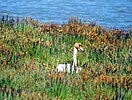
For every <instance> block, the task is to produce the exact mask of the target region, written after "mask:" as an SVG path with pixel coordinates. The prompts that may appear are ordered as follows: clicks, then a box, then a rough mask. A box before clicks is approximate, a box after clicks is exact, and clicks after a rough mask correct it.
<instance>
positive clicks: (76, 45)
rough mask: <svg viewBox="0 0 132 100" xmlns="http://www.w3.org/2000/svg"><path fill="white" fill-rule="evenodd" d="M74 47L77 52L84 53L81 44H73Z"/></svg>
mask: <svg viewBox="0 0 132 100" xmlns="http://www.w3.org/2000/svg"><path fill="white" fill-rule="evenodd" d="M74 47H75V48H76V49H77V50H78V51H82V52H84V49H83V48H82V44H81V43H79V42H77V43H75V44H74Z"/></svg>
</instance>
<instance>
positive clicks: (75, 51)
mask: <svg viewBox="0 0 132 100" xmlns="http://www.w3.org/2000/svg"><path fill="white" fill-rule="evenodd" d="M73 65H74V66H77V49H76V48H75V47H74V51H73Z"/></svg>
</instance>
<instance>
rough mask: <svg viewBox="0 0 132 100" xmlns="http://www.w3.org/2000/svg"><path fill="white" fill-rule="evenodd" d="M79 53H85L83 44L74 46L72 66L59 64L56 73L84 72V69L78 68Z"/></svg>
mask: <svg viewBox="0 0 132 100" xmlns="http://www.w3.org/2000/svg"><path fill="white" fill-rule="evenodd" d="M77 51H82V52H84V49H83V48H82V44H81V43H75V44H74V51H73V62H72V64H68V63H67V64H58V65H57V67H56V69H55V71H56V72H68V73H70V72H72V73H73V72H74V71H75V72H76V73H78V71H79V70H82V68H78V67H77Z"/></svg>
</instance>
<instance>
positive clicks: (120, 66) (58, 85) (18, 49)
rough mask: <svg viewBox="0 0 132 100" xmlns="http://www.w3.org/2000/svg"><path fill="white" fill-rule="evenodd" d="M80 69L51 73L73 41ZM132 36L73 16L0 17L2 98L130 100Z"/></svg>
mask: <svg viewBox="0 0 132 100" xmlns="http://www.w3.org/2000/svg"><path fill="white" fill-rule="evenodd" d="M75 42H81V43H82V45H83V47H84V49H85V52H84V53H83V54H82V53H78V56H79V58H78V66H80V67H82V68H83V67H85V68H84V69H83V70H82V72H80V73H78V74H76V73H73V74H71V73H63V72H61V73H55V72H54V69H55V67H56V66H57V64H58V63H64V62H66V61H70V60H72V53H73V48H72V47H73V45H74V43H75ZM131 50H132V35H131V32H130V31H129V32H124V31H122V30H119V29H116V30H113V29H109V30H106V29H103V27H101V26H99V25H95V24H91V23H89V24H88V23H86V22H85V21H81V20H78V19H77V18H71V19H69V22H68V23H63V24H62V25H58V24H55V23H52V24H48V23H44V24H43V23H38V22H37V21H34V20H32V19H31V18H25V19H20V18H19V17H18V18H17V19H13V18H10V19H8V20H6V18H4V17H3V18H1V19H0V99H19V100H21V99H56V100H57V99H59V100H64V99H66V100H73V99H76V100H77V99H79V100H80V99H81V100H83V99H85V100H93V99H94V100H115V99H116V100H130V98H132V51H131Z"/></svg>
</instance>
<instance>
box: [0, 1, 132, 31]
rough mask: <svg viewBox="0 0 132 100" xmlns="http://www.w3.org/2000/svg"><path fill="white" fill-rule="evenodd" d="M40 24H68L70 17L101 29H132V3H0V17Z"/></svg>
mask: <svg viewBox="0 0 132 100" xmlns="http://www.w3.org/2000/svg"><path fill="white" fill-rule="evenodd" d="M5 14H9V15H10V16H13V17H17V16H20V17H26V16H28V17H30V16H32V18H33V19H35V20H38V21H39V22H55V23H58V24H61V23H62V22H63V21H64V22H67V21H68V19H69V18H70V17H71V16H74V17H78V18H81V19H86V20H88V21H91V22H92V21H95V22H96V23H97V24H99V25H102V26H104V27H110V26H112V27H115V28H121V29H122V28H123V29H129V28H130V29H131V28H132V0H0V15H5Z"/></svg>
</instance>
